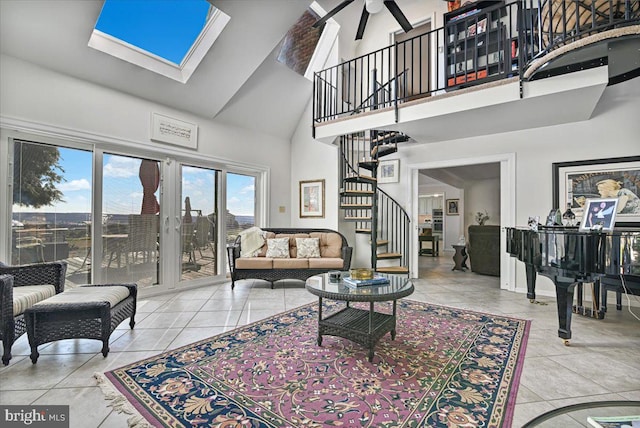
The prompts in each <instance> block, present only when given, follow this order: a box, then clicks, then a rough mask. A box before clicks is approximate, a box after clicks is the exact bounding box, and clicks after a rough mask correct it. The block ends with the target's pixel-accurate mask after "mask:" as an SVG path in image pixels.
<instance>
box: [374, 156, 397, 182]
mask: <svg viewBox="0 0 640 428" xmlns="http://www.w3.org/2000/svg"><path fill="white" fill-rule="evenodd" d="M399 181H400V159H393V160H388V161H380V164H379V165H378V183H397V182H399Z"/></svg>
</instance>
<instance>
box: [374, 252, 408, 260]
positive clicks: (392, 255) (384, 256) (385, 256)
mask: <svg viewBox="0 0 640 428" xmlns="http://www.w3.org/2000/svg"><path fill="white" fill-rule="evenodd" d="M376 257H378V258H379V259H397V258H400V257H402V254H400V253H378V254H377V255H376Z"/></svg>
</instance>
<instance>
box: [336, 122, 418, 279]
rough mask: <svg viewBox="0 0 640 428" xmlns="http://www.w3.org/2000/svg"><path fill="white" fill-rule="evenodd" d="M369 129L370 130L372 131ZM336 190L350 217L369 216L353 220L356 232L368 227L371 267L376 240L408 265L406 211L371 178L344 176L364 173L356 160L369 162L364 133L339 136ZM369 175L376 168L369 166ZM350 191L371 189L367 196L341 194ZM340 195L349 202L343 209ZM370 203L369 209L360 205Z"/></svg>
mask: <svg viewBox="0 0 640 428" xmlns="http://www.w3.org/2000/svg"><path fill="white" fill-rule="evenodd" d="M372 132H373V131H372ZM340 160H341V162H340V163H341V165H340V182H341V183H342V188H341V189H340V190H341V191H340V200H341V203H340V205H341V208H343V209H345V210H346V211H347V212H348V213H350V214H352V215H351V216H350V217H352V218H361V217H362V218H364V217H370V220H366V221H364V220H358V221H356V222H355V227H356V231H358V230H360V231H363V230H366V229H368V230H370V237H371V238H370V243H371V267H372V268H374V269H376V268H377V267H378V266H377V265H378V257H377V255H378V248H379V246H378V242H379V241H380V240H384V241H387V244H386V248H387V253H398V254H400V255H401V256H400V259H399V260H400V265H401V266H406V267H407V269H408V268H409V257H408V254H409V232H410V228H409V224H410V218H409V215H408V213H407V212H406V211H405V210H404V208H402V206H400V204H399V203H398V202H397V201H396V200H395V199H393V198H392V197H391V196H389V195H388V194H387V193H386V192H384V191H383V190H382V189H380V188H379V187H378V186H377V184H376V183H375V181H374V182H373V183H363V182H349V183H347V181H346V179H347V178H349V177H354V176H361V175H365V174H362V173H361V171H360V166H359V163H360V162H372V165H374V164H375V159H372V158H371V146H370V141H368V140H367V138H366V137H365V136H364V134H356V135H345V136H342V137H341V138H340ZM370 176H371V177H372V178H374V179H375V178H376V177H377V167H376V166H373V167H372V169H371V174H370ZM347 190H351V191H356V192H357V191H367V190H370V191H373V194H372V195H369V196H345V195H344V192H346V191H347ZM344 198H347V200H348V201H350V203H351V204H355V206H350V207H349V208H345V207H344V204H343V200H344ZM368 204H370V205H371V207H370V208H364V207H361V206H364V205H368Z"/></svg>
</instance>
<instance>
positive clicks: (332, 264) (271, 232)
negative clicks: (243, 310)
mask: <svg viewBox="0 0 640 428" xmlns="http://www.w3.org/2000/svg"><path fill="white" fill-rule="evenodd" d="M262 230H263V231H264V232H266V233H265V236H264V244H263V246H262V248H260V250H258V251H257V254H255V255H251V256H248V257H247V256H245V257H241V254H242V242H241V241H242V239H241V237H240V236H238V238H236V240H235V242H234V243H233V244H231V245H229V246H228V247H227V255H228V257H229V269H230V271H231V289H233V288H234V287H235V281H237V280H239V279H249V278H253V279H264V280H266V281H270V282H271V288H273V283H274V281H277V280H280V279H299V280H306V279H307V278H309V277H311V276H313V275H318V274H321V273H325V272H328V271H330V270H349V267H350V266H351V254H352V251H353V249H352V248H351V247H349V245H348V244H347V240H346V238H345V237H344V236H343V235H342V234H341V233H339V232H336V231H334V230H329V229H286V228H262ZM285 237H286V238H289V254H288V255H289V257H282V258H281V257H277V258H276V257H267V239H271V238H285ZM296 238H318V243H319V249H320V257H311V258H299V257H298V249H297V247H296Z"/></svg>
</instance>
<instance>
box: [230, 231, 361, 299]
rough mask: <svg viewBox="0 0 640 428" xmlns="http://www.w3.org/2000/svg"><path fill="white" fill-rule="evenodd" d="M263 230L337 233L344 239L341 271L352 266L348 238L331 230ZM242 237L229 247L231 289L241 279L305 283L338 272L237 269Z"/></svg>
mask: <svg viewBox="0 0 640 428" xmlns="http://www.w3.org/2000/svg"><path fill="white" fill-rule="evenodd" d="M262 230H265V231H267V232H273V233H275V234H276V235H277V234H296V233H311V232H324V233H337V234H338V235H340V237H341V238H342V260H343V261H344V264H343V265H342V268H341V269H340V270H343V271H347V270H349V267H350V266H351V255H352V253H353V248H352V247H350V246H349V244H348V243H347V238H345V237H344V235H343V234H341V233H340V232H337V231H335V230H331V229H296V228H266V227H263V228H262ZM240 250H241V246H240V236H238V237H237V238H236V240H235V242H234V243H233V244H230V245H229V246H227V256H228V258H229V270H230V271H231V289H232V290H233V288H234V287H235V282H236V281H238V280H240V279H263V280H265V281H269V282H270V283H271V288H273V283H274V282H275V281H278V280H281V279H299V280H301V281H305V280H306V279H307V278H310V277H312V276H314V275H320V274H322V273H326V272H328V271H330V270H336V269H335V268H331V269H329V268H322V269H236V263H235V262H236V259H238V258H239V257H240Z"/></svg>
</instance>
